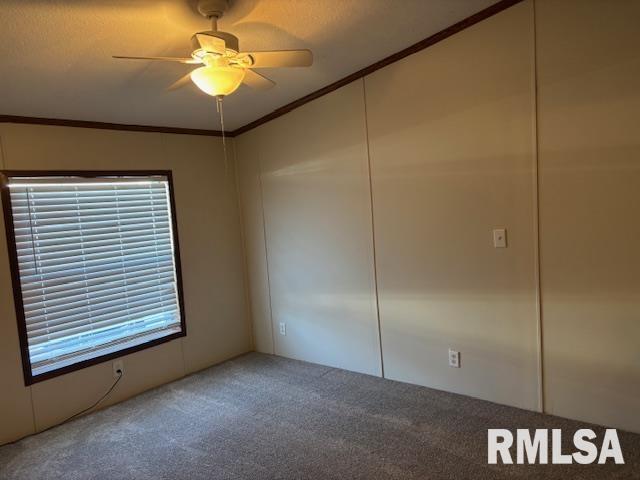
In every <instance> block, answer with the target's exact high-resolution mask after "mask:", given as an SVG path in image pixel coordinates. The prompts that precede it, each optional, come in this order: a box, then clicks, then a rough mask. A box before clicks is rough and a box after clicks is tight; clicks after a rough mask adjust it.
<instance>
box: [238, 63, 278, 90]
mask: <svg viewBox="0 0 640 480" xmlns="http://www.w3.org/2000/svg"><path fill="white" fill-rule="evenodd" d="M242 83H244V84H245V85H247V86H248V87H251V88H255V89H256V90H268V89H270V88H271V87H273V86H274V85H275V84H276V83H275V82H274V81H273V80H270V79H268V78H267V77H265V76H264V75H260V74H259V73H258V72H254V71H253V70H251V69H250V68H247V73H246V74H245V76H244V80H243V81H242Z"/></svg>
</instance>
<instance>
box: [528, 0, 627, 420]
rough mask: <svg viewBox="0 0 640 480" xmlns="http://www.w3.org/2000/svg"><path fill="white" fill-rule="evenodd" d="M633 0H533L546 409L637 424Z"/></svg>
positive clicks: (581, 416) (567, 414) (557, 412)
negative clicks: (534, 11) (534, 0)
mask: <svg viewBox="0 0 640 480" xmlns="http://www.w3.org/2000/svg"><path fill="white" fill-rule="evenodd" d="M639 19H640V2H638V1H623V0H618V1H616V2H602V1H600V0H564V1H562V2H559V1H538V2H537V3H536V24H537V55H538V92H539V96H538V123H539V158H540V169H541V196H540V199H541V204H540V209H541V210H540V213H541V231H542V232H543V237H542V242H541V258H542V267H543V268H542V279H543V283H542V298H543V300H544V302H543V318H544V324H543V325H544V366H545V368H544V373H545V377H544V378H545V399H546V407H547V410H548V411H549V412H551V413H554V414H556V415H561V416H565V417H571V418H578V419H585V420H589V421H592V422H596V423H604V424H609V425H614V426H618V427H621V428H626V429H629V430H634V431H640V50H639V47H640V28H639V26H638V20H639Z"/></svg>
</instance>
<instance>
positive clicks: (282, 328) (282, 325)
mask: <svg viewBox="0 0 640 480" xmlns="http://www.w3.org/2000/svg"><path fill="white" fill-rule="evenodd" d="M279 327H280V335H286V334H287V324H286V323H284V322H280V325H279Z"/></svg>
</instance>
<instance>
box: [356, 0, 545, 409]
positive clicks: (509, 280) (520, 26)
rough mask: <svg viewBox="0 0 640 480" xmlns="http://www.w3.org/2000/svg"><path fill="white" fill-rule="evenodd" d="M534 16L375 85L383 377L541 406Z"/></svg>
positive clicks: (499, 26)
mask: <svg viewBox="0 0 640 480" xmlns="http://www.w3.org/2000/svg"><path fill="white" fill-rule="evenodd" d="M531 12H532V6H531V4H530V3H528V2H527V3H523V4H520V5H516V6H515V7H512V8H510V9H509V10H507V11H505V12H503V13H500V14H498V15H496V16H494V17H492V18H489V19H488V20H486V21H484V22H482V23H480V24H477V25H475V26H473V27H471V28H469V29H467V30H465V31H464V32H462V33H460V34H458V35H455V36H454V37H452V38H449V39H447V40H446V41H444V42H441V43H438V44H436V45H435V46H433V47H432V48H429V49H426V50H423V51H421V52H419V53H418V54H416V55H413V56H411V57H408V58H406V59H404V60H402V61H400V62H397V63H394V64H392V65H390V66H388V67H387V68H383V69H381V70H378V71H377V72H375V73H373V74H372V75H370V76H368V77H366V79H365V86H366V91H367V121H368V126H369V141H370V151H371V174H372V180H373V205H374V219H375V239H376V258H377V260H378V268H377V271H378V288H379V303H380V319H381V334H382V347H383V348H382V351H383V358H384V367H385V374H386V376H387V377H388V378H392V379H395V380H402V381H407V382H411V383H417V384H421V385H427V386H430V387H434V388H438V389H443V390H448V391H453V392H458V393H464V394H467V395H472V396H475V397H479V398H484V399H487V400H493V401H496V402H499V403H507V404H510V405H516V406H519V407H523V408H528V409H535V408H536V407H537V401H538V392H537V383H536V374H537V373H536V372H537V361H538V360H537V354H536V346H537V337H536V327H537V316H536V295H535V288H536V287H535V269H534V267H535V263H534V252H535V250H534V235H533V226H534V219H533V186H534V182H533V180H534V177H533V174H534V165H535V156H534V141H533V125H534V85H533V78H534V77H533V24H532V21H531ZM496 227H505V228H506V229H507V231H508V239H509V247H508V248H507V249H496V248H494V247H493V236H492V230H493V228H496ZM449 348H452V349H454V350H457V351H460V352H461V361H462V368H460V369H454V368H451V367H449V365H448V349H449Z"/></svg>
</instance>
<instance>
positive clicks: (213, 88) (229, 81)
mask: <svg viewBox="0 0 640 480" xmlns="http://www.w3.org/2000/svg"><path fill="white" fill-rule="evenodd" d="M245 74H246V70H245V69H244V68H241V67H232V66H215V65H211V66H206V67H200V68H196V69H195V70H194V71H192V72H191V80H192V81H193V83H195V84H196V86H197V87H198V88H199V89H200V90H202V91H203V92H204V93H206V94H207V95H211V96H213V97H217V96H220V95H222V96H224V95H229V94H231V93H233V92H235V91H236V90H237V89H238V87H239V86H240V84H241V83H242V81H243V80H244V76H245Z"/></svg>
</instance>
